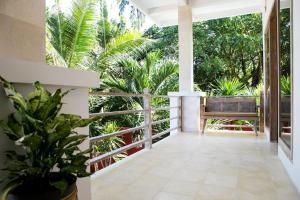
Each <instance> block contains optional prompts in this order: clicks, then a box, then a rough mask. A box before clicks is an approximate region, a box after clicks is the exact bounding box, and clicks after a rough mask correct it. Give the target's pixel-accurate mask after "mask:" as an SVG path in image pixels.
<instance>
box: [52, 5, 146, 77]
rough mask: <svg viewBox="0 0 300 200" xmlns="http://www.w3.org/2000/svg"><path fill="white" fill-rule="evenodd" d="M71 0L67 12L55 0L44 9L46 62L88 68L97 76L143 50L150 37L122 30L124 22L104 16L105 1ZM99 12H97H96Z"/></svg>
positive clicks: (105, 13)
mask: <svg viewBox="0 0 300 200" xmlns="http://www.w3.org/2000/svg"><path fill="white" fill-rule="evenodd" d="M99 5H100V8H101V9H100V11H99V12H96V10H97V9H96V7H97V5H96V3H95V1H94V0H74V2H73V3H72V6H71V9H70V12H69V13H63V12H62V11H61V9H60V5H59V0H56V4H55V5H54V7H53V8H51V9H48V10H47V62H48V63H49V64H54V65H60V66H65V67H70V68H78V67H80V68H83V69H92V70H94V71H97V72H99V74H100V76H101V78H103V75H104V74H105V70H106V68H107V67H109V66H110V65H113V64H114V63H115V62H116V61H117V60H118V59H119V58H120V57H123V56H128V55H129V54H130V55H132V54H135V53H136V52H140V51H143V50H144V49H147V48H148V47H149V46H150V44H151V43H152V41H151V40H149V39H146V38H143V37H142V34H140V33H138V32H132V31H128V30H125V28H124V27H125V25H124V22H123V21H121V22H120V23H114V22H110V21H109V20H108V19H107V12H108V11H107V9H106V6H105V1H103V0H99ZM99 13H100V14H99Z"/></svg>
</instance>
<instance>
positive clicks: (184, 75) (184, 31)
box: [178, 5, 194, 92]
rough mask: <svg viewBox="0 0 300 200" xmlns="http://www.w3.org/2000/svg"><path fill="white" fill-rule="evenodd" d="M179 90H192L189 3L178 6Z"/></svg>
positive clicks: (191, 30)
mask: <svg viewBox="0 0 300 200" xmlns="http://www.w3.org/2000/svg"><path fill="white" fill-rule="evenodd" d="M178 36H179V91H180V92H193V90H194V89H193V82H194V77H193V19H192V8H191V6H190V5H186V6H180V7H178Z"/></svg>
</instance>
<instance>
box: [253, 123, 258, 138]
mask: <svg viewBox="0 0 300 200" xmlns="http://www.w3.org/2000/svg"><path fill="white" fill-rule="evenodd" d="M257 124H258V123H257V120H255V122H254V131H255V135H256V136H258V132H257Z"/></svg>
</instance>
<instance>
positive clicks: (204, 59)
mask: <svg viewBox="0 0 300 200" xmlns="http://www.w3.org/2000/svg"><path fill="white" fill-rule="evenodd" d="M261 24H262V21H261V15H260V14H251V15H244V16H238V17H230V18H224V19H218V20H209V21H204V22H197V23H194V25H193V35H194V82H195V83H196V84H198V86H199V88H200V89H201V90H202V91H208V92H210V91H211V89H212V87H213V86H214V85H215V84H216V82H217V81H218V80H219V79H222V78H228V79H234V78H236V79H239V81H240V82H242V83H243V84H244V85H245V86H247V87H256V85H258V84H259V83H260V82H261V78H262V64H263V63H262V59H263V58H262V55H263V54H262V27H261ZM145 36H147V37H149V38H152V39H157V40H158V42H157V44H156V47H157V48H158V49H160V50H161V51H162V52H163V55H164V56H165V57H167V58H169V57H176V58H177V57H178V28H177V26H172V27H165V28H159V27H156V26H153V27H151V28H150V29H148V30H147V31H146V32H145Z"/></svg>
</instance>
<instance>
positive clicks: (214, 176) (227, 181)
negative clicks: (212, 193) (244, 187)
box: [204, 173, 238, 189]
mask: <svg viewBox="0 0 300 200" xmlns="http://www.w3.org/2000/svg"><path fill="white" fill-rule="evenodd" d="M237 182H238V176H237V175H225V174H218V173H208V175H207V177H206V179H205V181H204V184H205V185H211V187H214V186H221V187H227V188H233V189H234V188H237Z"/></svg>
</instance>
